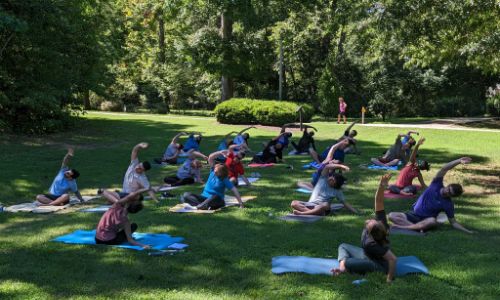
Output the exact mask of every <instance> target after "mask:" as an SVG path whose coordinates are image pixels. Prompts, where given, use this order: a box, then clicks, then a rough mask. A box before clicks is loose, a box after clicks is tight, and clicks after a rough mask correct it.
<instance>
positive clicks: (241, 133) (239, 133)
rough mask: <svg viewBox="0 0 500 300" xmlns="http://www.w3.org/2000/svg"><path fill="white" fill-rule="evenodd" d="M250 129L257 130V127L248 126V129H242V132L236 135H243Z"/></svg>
mask: <svg viewBox="0 0 500 300" xmlns="http://www.w3.org/2000/svg"><path fill="white" fill-rule="evenodd" d="M252 128H257V127H255V126H250V127H247V128H245V129H243V130H242V131H240V132H239V133H238V135H240V134H243V133H244V132H245V131H247V130H250V129H252Z"/></svg>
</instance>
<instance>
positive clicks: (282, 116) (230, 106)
mask: <svg viewBox="0 0 500 300" xmlns="http://www.w3.org/2000/svg"><path fill="white" fill-rule="evenodd" d="M302 107H303V109H304V113H303V116H302V117H303V120H302V121H303V122H309V121H311V118H312V116H313V114H314V109H313V107H312V106H311V105H308V104H305V105H302ZM297 108H298V104H296V103H293V102H287V101H271V100H255V99H231V100H228V101H224V102H222V103H221V104H219V105H217V107H216V108H215V116H216V117H217V121H219V122H220V123H224V124H262V125H274V126H281V125H283V124H285V123H292V122H296V121H298V120H299V113H298V112H297Z"/></svg>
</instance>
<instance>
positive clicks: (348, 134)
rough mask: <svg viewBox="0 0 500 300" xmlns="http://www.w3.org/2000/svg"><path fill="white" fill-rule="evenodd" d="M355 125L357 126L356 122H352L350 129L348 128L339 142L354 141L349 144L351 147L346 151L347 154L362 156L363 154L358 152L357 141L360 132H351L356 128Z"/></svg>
mask: <svg viewBox="0 0 500 300" xmlns="http://www.w3.org/2000/svg"><path fill="white" fill-rule="evenodd" d="M354 125H356V122H352V123H351V125H349V127H347V128H346V130H345V131H344V134H343V135H342V136H341V137H340V138H339V139H338V140H337V141H341V140H343V139H349V140H351V141H352V142H351V143H350V144H349V146H348V147H346V148H345V149H344V152H345V154H361V152H360V151H359V150H358V148H357V146H356V144H357V141H356V139H355V137H356V136H357V135H358V132H357V131H356V130H354V129H353V130H351V129H352V128H353V127H354Z"/></svg>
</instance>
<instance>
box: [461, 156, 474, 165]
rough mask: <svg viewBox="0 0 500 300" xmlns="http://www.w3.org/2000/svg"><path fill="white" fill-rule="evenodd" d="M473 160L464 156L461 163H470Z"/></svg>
mask: <svg viewBox="0 0 500 300" xmlns="http://www.w3.org/2000/svg"><path fill="white" fill-rule="evenodd" d="M471 162H472V158H470V157H462V158H460V163H461V164H464V165H465V164H470V163H471Z"/></svg>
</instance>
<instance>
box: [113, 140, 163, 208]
mask: <svg viewBox="0 0 500 300" xmlns="http://www.w3.org/2000/svg"><path fill="white" fill-rule="evenodd" d="M148 147H149V144H148V143H140V144H137V145H135V147H134V148H133V149H132V153H131V154H130V165H129V166H128V169H127V172H125V176H124V178H123V188H122V191H121V193H119V198H123V197H125V196H126V195H127V194H130V193H132V192H135V191H138V190H141V189H148V194H149V196H150V197H151V198H152V199H153V200H155V201H156V202H159V201H158V199H157V198H156V195H155V193H154V191H153V190H152V189H151V185H150V184H149V180H148V177H147V176H146V171H148V170H149V169H151V164H150V163H149V162H148V161H143V162H142V163H141V162H139V158H138V157H139V150H141V149H146V148H148Z"/></svg>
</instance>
